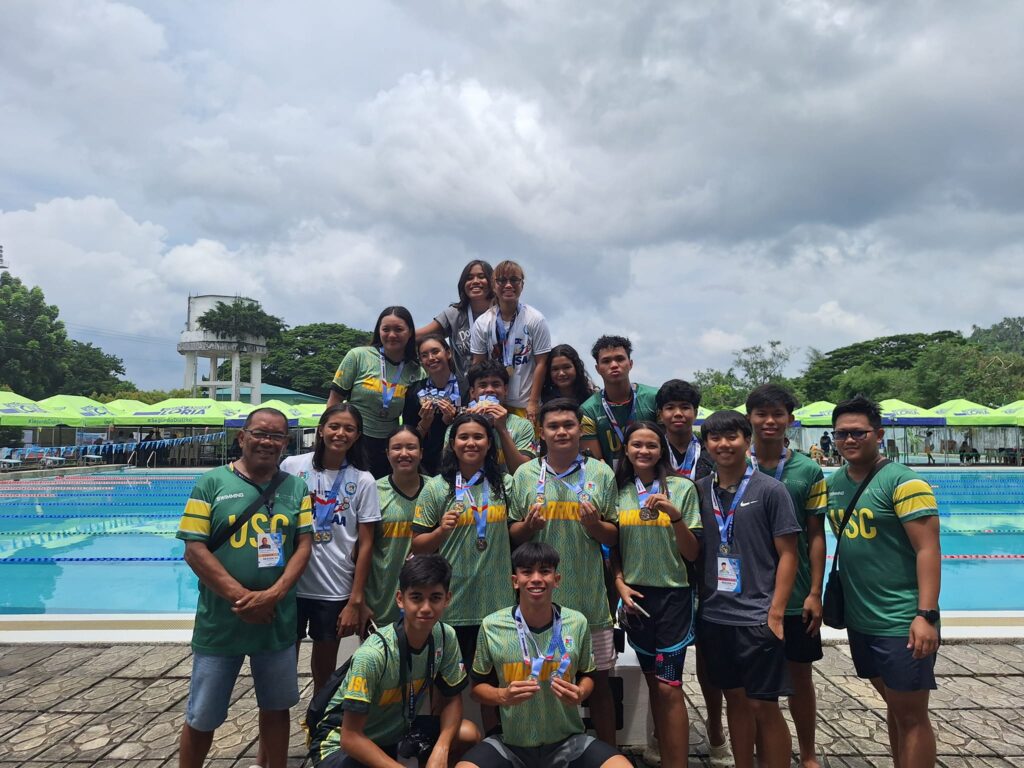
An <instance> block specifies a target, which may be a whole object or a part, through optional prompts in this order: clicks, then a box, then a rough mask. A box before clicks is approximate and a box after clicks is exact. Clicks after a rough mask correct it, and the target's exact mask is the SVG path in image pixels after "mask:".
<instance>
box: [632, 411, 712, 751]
mask: <svg viewBox="0 0 1024 768" xmlns="http://www.w3.org/2000/svg"><path fill="white" fill-rule="evenodd" d="M624 443H625V451H624V455H623V458H622V461H621V462H620V463H619V468H618V471H617V472H616V474H615V480H616V482H617V484H618V487H619V496H618V509H619V514H618V517H619V546H618V552H619V555H620V557H618V558H616V557H613V558H612V562H613V569H614V571H615V587H616V589H617V590H618V593H619V597H620V598H621V601H622V611H623V612H622V613H620V624H621V625H623V626H624V628H625V630H626V636H627V637H628V638H629V644H630V645H631V646H633V648H634V649H635V650H636V654H637V659H638V660H639V661H640V669H641V671H643V673H644V678H645V679H646V681H647V690H648V693H649V695H650V700H651V712H652V713H653V714H654V724H655V730H656V733H657V737H658V745H659V747H660V750H661V765H662V766H664V768H680V767H683V768H685V766H686V759H687V758H686V755H687V751H688V749H689V743H688V737H689V730H690V726H689V718H688V717H687V712H686V700H685V699H684V697H683V688H682V679H683V664H684V663H685V661H686V649H687V647H688V646H690V645H691V644H692V643H693V640H694V637H695V633H696V610H697V595H696V591H695V589H694V586H693V585H692V584H691V583H690V579H689V571H688V569H687V564H688V563H693V562H694V561H696V560H697V558H698V556H699V554H700V539H698V538H697V535H701V529H702V524H701V519H700V499H699V497H698V496H697V488H696V486H694V484H693V483H692V482H691V481H690V480H687V479H685V478H682V477H679V476H677V475H675V474H674V473H673V471H672V465H671V463H670V462H669V450H670V449H669V446H668V441H667V439H666V437H665V433H664V432H663V431H662V430H661V428H660V427H658V426H657V425H656V424H654V423H653V422H650V421H638V422H635V423H633V424H631V425H630V426H629V427H627V428H626V431H625V434H624ZM694 531H697V535H695V534H694Z"/></svg>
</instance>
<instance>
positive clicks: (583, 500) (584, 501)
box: [580, 491, 591, 504]
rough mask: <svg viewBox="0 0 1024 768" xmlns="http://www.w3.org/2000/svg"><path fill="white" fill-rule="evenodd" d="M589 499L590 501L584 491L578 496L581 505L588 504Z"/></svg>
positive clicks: (588, 495) (589, 497)
mask: <svg viewBox="0 0 1024 768" xmlns="http://www.w3.org/2000/svg"><path fill="white" fill-rule="evenodd" d="M590 499H591V496H590V494H589V493H587V492H586V491H584V492H583V493H581V494H580V503H581V504H589V503H590Z"/></svg>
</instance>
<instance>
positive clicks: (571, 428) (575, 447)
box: [540, 411, 582, 453]
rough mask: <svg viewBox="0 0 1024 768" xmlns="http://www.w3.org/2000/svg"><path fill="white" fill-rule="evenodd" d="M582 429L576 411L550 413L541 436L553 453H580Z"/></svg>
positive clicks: (542, 427) (543, 425) (545, 419)
mask: <svg viewBox="0 0 1024 768" xmlns="http://www.w3.org/2000/svg"><path fill="white" fill-rule="evenodd" d="M581 434H582V429H581V427H580V420H579V419H578V418H576V413H575V412H574V411H548V412H547V413H545V414H544V422H543V423H542V424H541V427H540V436H541V438H542V439H543V440H544V442H545V443H546V444H547V446H548V450H552V451H558V452H562V451H571V452H573V453H578V452H579V449H580V436H581Z"/></svg>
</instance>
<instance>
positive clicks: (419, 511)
mask: <svg viewBox="0 0 1024 768" xmlns="http://www.w3.org/2000/svg"><path fill="white" fill-rule="evenodd" d="M436 489H437V485H436V484H435V483H433V482H430V481H427V484H426V485H425V486H424V487H423V492H422V493H420V496H419V498H418V499H417V500H416V512H415V514H414V515H413V518H412V524H413V525H414V526H418V527H419V528H424V529H426V530H428V531H432V530H434V529H435V528H437V526H438V525H439V524H440V522H441V511H440V506H441V503H440V501H441V500H439V499H438V493H437V490H436Z"/></svg>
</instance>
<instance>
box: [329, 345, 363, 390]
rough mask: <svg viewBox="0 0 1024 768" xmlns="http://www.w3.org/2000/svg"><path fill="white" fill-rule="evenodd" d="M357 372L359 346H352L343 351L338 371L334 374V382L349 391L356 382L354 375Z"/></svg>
mask: <svg viewBox="0 0 1024 768" xmlns="http://www.w3.org/2000/svg"><path fill="white" fill-rule="evenodd" d="M358 372H359V347H354V348H353V349H350V350H349V351H348V352H346V353H345V357H344V358H342V361H341V365H339V366H338V371H337V372H336V373H335V374H334V381H332V382H331V383H332V384H334V385H335V386H336V387H338V388H339V389H343V390H345V391H346V392H351V391H352V388H353V387H354V386H355V384H356V375H357V374H358Z"/></svg>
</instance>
